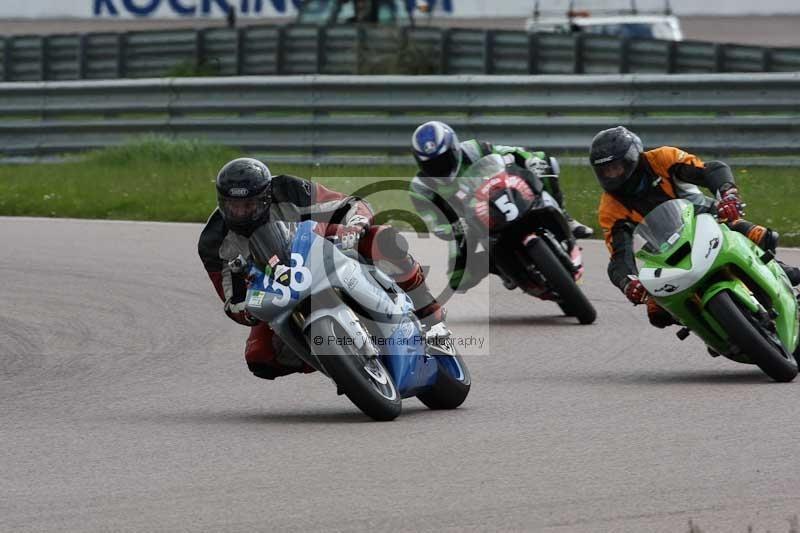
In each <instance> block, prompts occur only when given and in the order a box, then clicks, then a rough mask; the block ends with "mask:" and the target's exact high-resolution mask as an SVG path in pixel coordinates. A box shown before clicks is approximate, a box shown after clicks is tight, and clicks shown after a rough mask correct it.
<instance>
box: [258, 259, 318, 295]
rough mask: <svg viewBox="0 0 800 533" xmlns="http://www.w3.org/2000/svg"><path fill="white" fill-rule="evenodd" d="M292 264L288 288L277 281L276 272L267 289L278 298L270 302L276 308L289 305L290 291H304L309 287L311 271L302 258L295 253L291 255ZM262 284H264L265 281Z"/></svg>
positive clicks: (277, 275)
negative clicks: (276, 294)
mask: <svg viewBox="0 0 800 533" xmlns="http://www.w3.org/2000/svg"><path fill="white" fill-rule="evenodd" d="M292 263H293V264H292V266H291V270H290V273H289V286H288V287H287V286H286V285H284V284H283V283H281V282H279V281H278V278H279V277H280V274H278V273H277V272H276V273H275V275H274V276H273V277H272V278H271V279H272V283H270V286H269V288H270V289H271V290H272V292H276V293H278V295H279V296H280V297H279V298H275V299H274V300H272V303H273V305H277V306H278V307H285V306H286V305H287V304H288V303H289V300H291V299H292V291H297V292H300V291H304V290H306V289H307V288H309V287H310V286H311V270H309V269H308V268H306V267H305V265H304V261H303V256H302V255H300V254H297V253H294V254H292ZM281 274H282V273H281ZM264 283H265V284H266V280H265V282H264Z"/></svg>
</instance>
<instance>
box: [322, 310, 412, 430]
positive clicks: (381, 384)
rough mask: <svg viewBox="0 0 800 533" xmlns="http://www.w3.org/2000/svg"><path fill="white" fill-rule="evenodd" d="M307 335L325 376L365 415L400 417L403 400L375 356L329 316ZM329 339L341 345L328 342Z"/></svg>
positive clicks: (379, 418)
mask: <svg viewBox="0 0 800 533" xmlns="http://www.w3.org/2000/svg"><path fill="white" fill-rule="evenodd" d="M308 335H309V338H310V339H315V342H313V343H310V345H311V346H312V348H313V349H314V353H315V354H316V355H318V356H319V359H320V361H321V362H322V365H323V366H324V367H325V370H326V371H327V372H328V375H330V377H331V378H332V379H333V381H334V382H335V383H336V385H337V387H339V389H340V390H341V391H342V392H344V394H345V395H346V396H347V397H348V398H349V399H350V401H351V402H353V403H354V404H355V406H356V407H358V408H359V409H361V411H363V412H364V414H366V415H367V416H369V417H371V418H373V419H375V420H394V419H395V418H397V417H398V416H399V415H400V411H401V409H402V399H401V398H400V394H399V393H398V392H397V387H395V384H394V381H393V380H392V376H391V375H390V374H389V372H388V370H386V367H385V366H383V363H382V362H381V360H380V359H379V358H378V357H375V356H373V355H372V354H368V353H364V352H366V350H365V349H361V350H360V349H359V348H358V347H357V346H356V345H355V343H354V342H350V341H352V340H353V339H352V338H350V336H349V335H347V334H346V333H344V332H343V331H342V329H341V327H340V326H339V323H338V322H336V321H335V320H333V319H332V318H330V317H324V318H321V319H319V320H316V321H315V322H314V323H313V324H311V326H309V333H308ZM319 338H322V339H323V343H322V344H321V345H320V344H317V342H316V339H319ZM328 339H335V340H341V341H343V342H336V341H334V342H327V340H328ZM366 342H369V341H368V340H367V341H366ZM366 346H367V345H366V344H365V345H364V348H366Z"/></svg>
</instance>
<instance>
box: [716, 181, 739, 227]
mask: <svg viewBox="0 0 800 533" xmlns="http://www.w3.org/2000/svg"><path fill="white" fill-rule="evenodd" d="M717 197H718V198H719V201H718V202H717V216H718V217H719V220H720V222H734V221H736V220H739V219H740V218H742V216H744V208H745V204H743V203H742V198H741V197H740V196H739V189H737V188H736V187H735V186H734V185H730V186H729V187H728V188H727V189H725V190H720V191H719V192H717Z"/></svg>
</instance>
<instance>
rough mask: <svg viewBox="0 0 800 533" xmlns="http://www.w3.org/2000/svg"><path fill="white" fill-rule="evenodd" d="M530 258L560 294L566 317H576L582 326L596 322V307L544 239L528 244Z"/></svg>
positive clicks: (559, 303) (560, 304) (561, 305)
mask: <svg viewBox="0 0 800 533" xmlns="http://www.w3.org/2000/svg"><path fill="white" fill-rule="evenodd" d="M528 257H530V259H531V261H532V262H533V264H534V265H535V266H536V268H537V270H539V272H541V273H542V275H543V276H544V278H545V279H546V280H547V283H548V284H549V285H550V286H551V287H552V288H553V289H554V290H555V291H556V292H557V293H558V296H559V298H560V300H559V302H558V306H559V307H560V308H561V310H562V311H563V312H564V314H565V315H567V316H574V317H575V318H577V319H578V322H580V323H581V324H591V323H592V322H594V321H595V319H596V318H597V311H595V309H594V306H592V304H591V302H589V299H588V298H586V295H585V294H583V291H581V289H580V287H578V284H577V283H575V279H574V278H573V277H572V274H570V273H569V271H567V269H566V268H565V267H564V265H562V264H561V262H560V261H559V260H558V258H557V257H556V256H555V254H554V253H553V251H552V250H551V249H550V247H548V246H547V243H545V242H544V241H543V240H542V239H535V240H534V241H533V242H531V243H530V244H528Z"/></svg>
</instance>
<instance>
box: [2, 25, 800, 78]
mask: <svg viewBox="0 0 800 533" xmlns="http://www.w3.org/2000/svg"><path fill="white" fill-rule="evenodd" d="M792 71H800V49H795V48H763V47H757V46H742V45H729V44H715V43H707V42H694V41H684V42H670V41H658V40H649V39H648V40H642V39H624V38H618V37H610V36H604V35H591V34H575V35H565V34H547V33H540V34H529V33H526V32H523V31H503V30H475V29H458V28H433V27H413V28H412V27H408V28H387V27H371V26H361V27H359V26H334V27H327V28H326V27H323V28H318V27H316V26H294V25H288V26H247V27H242V28H238V29H228V28H205V29H197V30H194V29H193V30H171V31H139V32H126V33H87V34H82V35H44V36H41V35H20V36H10V37H5V38H2V37H0V81H37V80H67V79H109V78H149V77H162V76H175V75H183V76H185V75H191V74H195V75H215V76H242V75H245V76H246V75H293V74H500V75H513V74H570V73H575V74H604V73H608V74H612V73H623V74H624V73H664V74H673V73H711V72H792Z"/></svg>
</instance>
